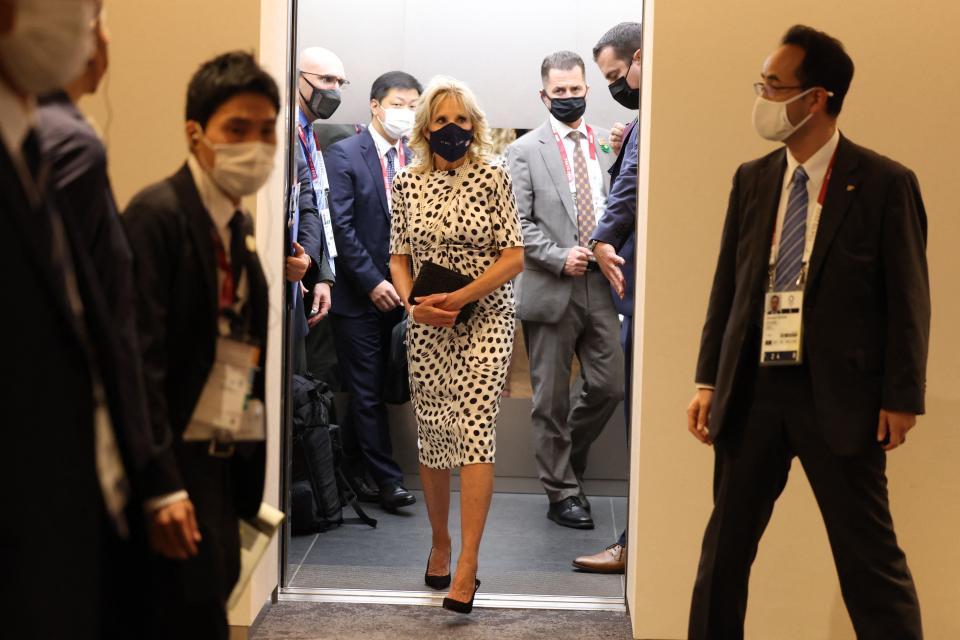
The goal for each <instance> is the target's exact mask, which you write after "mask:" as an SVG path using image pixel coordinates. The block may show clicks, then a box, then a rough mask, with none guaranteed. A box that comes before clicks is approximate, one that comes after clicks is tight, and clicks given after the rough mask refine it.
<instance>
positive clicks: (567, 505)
mask: <svg viewBox="0 0 960 640" xmlns="http://www.w3.org/2000/svg"><path fill="white" fill-rule="evenodd" d="M547 517H548V518H550V519H551V520H553V521H554V522H556V523H557V524H559V525H561V526H564V527H570V528H571V529H593V518H591V517H590V514H589V513H587V511H586V509H584V508H583V507H581V506H580V500H579V499H578V498H577V496H570V497H569V498H564V499H563V500H561V501H560V502H551V503H550V509H549V510H548V511H547Z"/></svg>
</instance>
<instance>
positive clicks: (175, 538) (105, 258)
mask: <svg viewBox="0 0 960 640" xmlns="http://www.w3.org/2000/svg"><path fill="white" fill-rule="evenodd" d="M92 31H93V36H94V38H95V41H96V47H95V50H94V53H93V55H92V56H91V57H90V60H89V61H88V62H87V65H86V67H85V68H84V70H83V72H82V73H81V74H80V75H79V76H78V77H77V78H75V79H74V80H73V81H71V82H70V83H69V84H68V85H67V86H66V87H65V89H64V91H58V92H55V93H53V94H50V95H47V96H44V97H43V98H41V99H40V101H39V104H40V107H39V109H38V110H37V128H38V131H39V132H40V142H41V147H42V150H43V155H44V158H46V159H47V160H48V161H49V163H50V167H51V174H50V178H51V180H52V182H53V184H54V186H55V187H56V194H57V199H58V204H59V208H60V211H61V212H62V214H63V215H64V217H65V219H66V220H67V224H69V225H70V226H71V227H72V228H75V229H76V230H77V232H78V234H79V239H80V240H81V241H82V243H83V245H84V247H85V248H86V250H87V253H88V254H89V257H90V259H91V263H92V266H93V268H94V270H95V271H96V276H97V281H98V283H99V284H100V288H101V289H102V291H103V294H104V298H105V300H106V302H107V304H108V307H109V310H110V312H111V313H112V315H113V318H114V328H115V331H116V335H117V338H118V340H119V344H120V345H121V347H122V348H121V349H120V350H119V356H120V357H121V358H122V359H123V361H122V362H123V364H122V366H121V370H122V371H124V375H123V376H121V377H120V379H119V381H120V383H121V384H122V385H123V387H124V388H123V393H122V395H121V399H122V401H123V402H124V403H125V405H126V406H127V416H128V417H127V420H128V421H129V422H131V423H133V424H137V425H140V426H141V428H143V429H145V430H146V431H147V432H149V431H150V429H151V425H150V421H149V419H148V415H147V411H146V398H145V395H144V390H143V377H142V374H141V364H140V349H139V346H138V342H137V335H136V331H137V328H136V293H135V291H134V285H133V255H132V254H131V252H130V246H129V243H128V242H127V237H126V234H125V233H124V231H123V225H122V224H121V223H120V215H119V212H118V211H117V205H116V202H115V201H114V198H113V190H112V189H111V187H110V179H109V177H108V176H107V154H106V149H105V148H104V146H103V143H102V142H101V141H100V138H99V137H98V136H97V134H96V132H95V131H94V130H93V127H91V126H90V124H89V123H88V122H87V120H86V118H85V117H84V115H83V114H82V113H80V110H79V109H78V108H77V107H76V102H77V101H78V100H79V99H80V98H81V97H82V96H84V95H89V94H93V93H95V92H96V90H97V87H98V85H99V84H100V80H101V79H102V78H103V75H104V73H106V69H107V58H108V56H107V47H108V39H107V33H106V28H105V26H104V24H103V21H102V15H98V16H97V19H96V20H95V21H94V23H93V27H92ZM155 426H156V425H155ZM153 441H154V446H155V451H154V454H153V456H152V457H151V461H150V463H149V464H148V465H147V466H146V468H145V469H144V473H143V474H141V475H142V477H140V478H138V479H135V480H136V481H137V482H136V486H137V489H138V491H137V492H136V497H137V501H136V502H137V505H136V507H137V509H139V510H141V511H144V510H145V511H146V512H147V514H148V515H149V516H150V517H149V522H148V526H149V530H148V531H147V535H148V536H149V539H150V542H151V544H152V546H153V549H154V550H155V551H156V552H157V553H161V554H164V555H167V556H169V557H178V556H181V555H185V554H187V553H190V551H191V549H195V540H196V537H197V536H198V531H197V524H196V518H195V515H194V510H193V504H192V503H191V502H190V499H189V498H188V497H187V494H186V492H185V491H183V482H182V481H181V479H180V475H179V473H178V472H177V468H176V462H175V461H174V459H173V453H172V451H171V450H170V436H169V433H168V432H158V433H154V434H153ZM139 520H140V514H139V513H138V514H137V515H136V517H134V518H133V519H132V524H133V525H134V529H135V530H137V529H138V528H139V527H138V526H137V525H139ZM138 537H139V536H138ZM127 579H135V576H134V575H133V574H130V575H128V576H127Z"/></svg>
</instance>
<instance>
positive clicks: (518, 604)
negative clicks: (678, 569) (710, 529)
mask: <svg viewBox="0 0 960 640" xmlns="http://www.w3.org/2000/svg"><path fill="white" fill-rule="evenodd" d="M443 596H444V593H443V592H431V591H386V590H372V589H310V588H304V587H284V588H282V589H280V593H279V594H278V596H277V599H278V600H279V601H280V602H346V603H355V604H401V605H411V606H421V607H424V606H425V607H439V606H440V605H441V604H442V602H443ZM474 606H475V607H485V608H488V609H565V610H571V611H618V612H625V611H626V610H627V608H626V605H625V604H624V601H623V598H601V597H589V596H544V595H526V594H511V593H483V592H482V591H481V592H480V593H478V594H477V598H476V600H475V601H474Z"/></svg>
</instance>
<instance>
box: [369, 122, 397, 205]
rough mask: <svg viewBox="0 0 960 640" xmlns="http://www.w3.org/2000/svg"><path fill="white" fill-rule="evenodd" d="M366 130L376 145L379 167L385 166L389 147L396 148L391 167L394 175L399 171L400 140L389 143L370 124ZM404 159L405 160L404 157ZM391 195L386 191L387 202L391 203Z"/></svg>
mask: <svg viewBox="0 0 960 640" xmlns="http://www.w3.org/2000/svg"><path fill="white" fill-rule="evenodd" d="M367 131H369V132H370V135H371V136H373V144H374V145H376V147H377V156H378V157H379V158H380V160H381V162H382V164H381V165H380V166H381V167H385V166H387V152H388V151H390V149H396V150H397V155H396V156H394V158H393V169H394V171H395V173H394V175H396V174H397V173H400V153H401V151H402V150H401V148H400V141H399V140H397V142H396V143H395V144H392V145H391V144H390V142H389V141H388V140H387V139H386V138H384V137H383V136H382V135H380V132H379V131H377V128H376V127H375V126H373V125H372V124H371V125H370V126H369V127H367ZM404 160H406V158H404ZM391 196H392V194H391V193H390V192H389V191H387V203H388V204H392V203H391V202H390V201H391V199H392V198H391Z"/></svg>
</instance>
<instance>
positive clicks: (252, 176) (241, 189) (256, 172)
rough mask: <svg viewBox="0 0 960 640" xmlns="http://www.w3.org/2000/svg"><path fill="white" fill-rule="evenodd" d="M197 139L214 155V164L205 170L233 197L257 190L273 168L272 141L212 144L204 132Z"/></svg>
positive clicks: (273, 152) (273, 150)
mask: <svg viewBox="0 0 960 640" xmlns="http://www.w3.org/2000/svg"><path fill="white" fill-rule="evenodd" d="M201 135H202V134H201ZM200 141H201V142H202V143H203V144H205V145H207V147H209V148H210V150H211V151H213V154H214V159H213V167H211V168H210V169H208V173H209V174H210V179H211V180H213V182H214V184H216V185H217V186H218V187H220V189H221V190H222V191H223V192H224V193H226V194H227V195H228V196H230V197H232V198H236V199H238V200H239V199H240V198H242V197H244V196H249V195H251V194H253V193H256V192H257V191H258V190H259V189H260V187H262V186H263V185H264V184H265V183H266V182H267V178H269V177H270V173H271V172H272V171H273V157H274V155H275V153H276V150H277V145H275V144H267V143H266V142H259V141H257V142H235V143H230V144H226V143H218V144H213V143H211V142H210V141H209V140H207V137H206V136H205V135H203V136H202V137H201V138H200Z"/></svg>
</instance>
